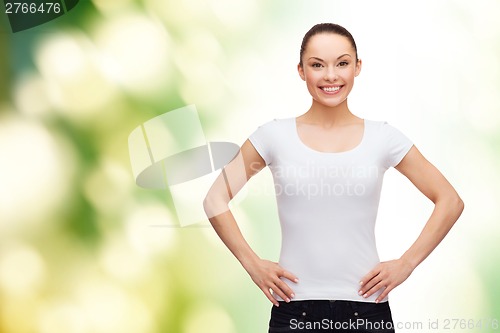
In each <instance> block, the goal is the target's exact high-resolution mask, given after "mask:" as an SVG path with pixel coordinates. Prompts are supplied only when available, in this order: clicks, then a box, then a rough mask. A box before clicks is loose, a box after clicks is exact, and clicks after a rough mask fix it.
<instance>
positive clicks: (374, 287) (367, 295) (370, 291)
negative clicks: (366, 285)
mask: <svg viewBox="0 0 500 333" xmlns="http://www.w3.org/2000/svg"><path fill="white" fill-rule="evenodd" d="M382 282H383V281H380V282H379V283H377V284H376V285H374V286H373V287H372V288H370V290H368V291H366V292H365V293H364V294H363V297H365V298H366V297H370V296H371V295H373V294H374V293H376V292H377V291H378V290H379V289H380V288H382V287H383V286H384V284H383V283H382Z"/></svg>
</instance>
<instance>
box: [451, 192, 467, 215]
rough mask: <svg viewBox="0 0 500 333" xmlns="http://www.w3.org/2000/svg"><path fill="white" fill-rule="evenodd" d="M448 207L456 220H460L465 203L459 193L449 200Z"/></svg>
mask: <svg viewBox="0 0 500 333" xmlns="http://www.w3.org/2000/svg"><path fill="white" fill-rule="evenodd" d="M447 206H448V208H449V210H450V211H451V212H452V215H453V216H455V220H458V218H459V217H460V215H462V212H463V211H464V207H465V205H464V201H463V200H462V198H460V196H459V195H458V194H457V193H454V194H453V195H452V196H450V198H449V199H448V200H447Z"/></svg>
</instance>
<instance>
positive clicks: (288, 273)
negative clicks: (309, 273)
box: [281, 270, 299, 283]
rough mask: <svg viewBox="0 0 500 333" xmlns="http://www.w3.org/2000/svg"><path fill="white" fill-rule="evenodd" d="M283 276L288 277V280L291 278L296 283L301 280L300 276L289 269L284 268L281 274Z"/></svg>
mask: <svg viewBox="0 0 500 333" xmlns="http://www.w3.org/2000/svg"><path fill="white" fill-rule="evenodd" d="M281 276H283V277H284V278H287V279H288V280H290V281H292V282H295V283H297V282H299V278H298V277H296V276H295V275H293V274H292V273H290V272H289V271H287V270H283V274H281Z"/></svg>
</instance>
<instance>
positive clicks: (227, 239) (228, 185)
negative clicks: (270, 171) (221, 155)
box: [203, 140, 298, 306]
mask: <svg viewBox="0 0 500 333" xmlns="http://www.w3.org/2000/svg"><path fill="white" fill-rule="evenodd" d="M265 166H266V163H265V162H264V160H263V159H262V157H261V156H260V155H259V153H258V152H257V150H256V149H255V148H254V146H253V145H252V144H251V143H250V141H249V140H246V141H245V142H244V143H243V145H242V146H241V148H240V150H239V151H238V154H236V156H235V157H234V158H233V159H232V160H231V162H229V163H228V164H227V165H226V166H225V167H224V168H223V169H222V171H221V173H220V174H219V176H218V177H217V178H216V180H215V181H214V183H213V185H212V187H211V188H210V190H209V191H208V193H207V196H206V197H205V200H204V201H203V207H204V209H205V213H206V214H207V217H208V219H209V221H210V223H211V224H212V226H213V228H214V229H215V231H216V232H217V235H219V237H220V238H221V240H222V241H223V242H224V244H225V245H226V246H227V247H228V249H229V250H230V251H231V252H232V253H233V255H234V256H235V257H236V258H237V259H238V260H239V262H240V263H241V264H242V266H243V267H244V268H245V270H246V271H247V272H248V274H249V275H250V277H251V278H252V280H253V281H254V283H255V284H256V285H257V286H258V287H259V288H260V289H261V290H262V291H263V292H264V294H265V295H266V296H267V298H268V299H269V300H270V301H271V302H272V303H273V304H274V305H276V306H279V303H278V301H277V300H276V299H275V298H274V297H273V296H272V294H271V292H270V290H273V291H274V292H275V293H276V294H278V295H279V296H280V297H281V298H282V299H284V300H285V301H290V299H292V298H293V297H294V294H293V291H292V290H291V289H290V287H289V286H288V285H287V284H286V283H285V282H283V281H282V280H281V279H280V277H284V278H287V279H289V280H290V281H293V282H297V281H298V280H297V277H296V276H295V275H293V274H292V273H290V272H288V271H286V270H285V269H283V268H282V267H281V266H279V264H278V263H275V262H271V261H269V260H263V259H261V258H259V256H258V255H257V254H256V253H255V252H254V251H253V250H252V249H251V247H250V245H249V244H248V243H247V241H246V240H245V239H244V237H243V235H242V234H241V231H240V229H239V227H238V225H237V223H236V220H235V219H234V216H233V214H232V212H231V210H230V209H229V202H230V201H231V200H232V199H233V197H234V196H236V194H237V193H238V192H239V191H240V189H241V188H242V187H243V186H244V185H245V184H246V183H247V182H248V180H249V179H250V178H251V177H252V176H254V175H255V174H257V173H258V172H259V171H260V170H262V169H263V168H264V167H265Z"/></svg>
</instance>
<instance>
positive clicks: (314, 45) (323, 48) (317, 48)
mask: <svg viewBox="0 0 500 333" xmlns="http://www.w3.org/2000/svg"><path fill="white" fill-rule="evenodd" d="M304 53H306V54H307V55H308V56H311V57H312V56H317V57H320V58H321V56H323V57H328V56H332V57H337V56H340V55H342V54H346V53H348V54H351V55H353V56H354V53H355V52H354V49H353V47H352V45H351V42H350V41H349V39H347V37H344V36H340V35H337V34H333V33H320V34H317V35H314V36H312V37H311V39H309V42H308V43H307V47H306V50H305V52H304Z"/></svg>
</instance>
